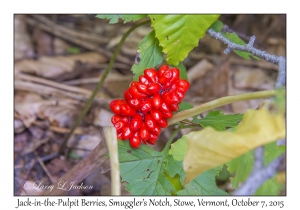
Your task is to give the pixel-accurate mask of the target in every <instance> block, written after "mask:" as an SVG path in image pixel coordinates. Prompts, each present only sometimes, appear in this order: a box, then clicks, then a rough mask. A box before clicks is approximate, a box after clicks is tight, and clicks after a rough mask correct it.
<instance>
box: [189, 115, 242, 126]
mask: <svg viewBox="0 0 300 210" xmlns="http://www.w3.org/2000/svg"><path fill="white" fill-rule="evenodd" d="M242 118H243V115H242V114H229V115H224V114H223V113H221V112H220V111H211V112H210V113H208V115H207V116H206V117H204V118H202V119H193V120H192V122H193V123H198V124H200V125H201V126H202V127H204V128H205V127H208V126H209V127H213V128H214V129H216V130H218V131H225V130H226V128H231V127H234V126H236V125H237V124H238V123H239V122H240V121H241V120H242Z"/></svg>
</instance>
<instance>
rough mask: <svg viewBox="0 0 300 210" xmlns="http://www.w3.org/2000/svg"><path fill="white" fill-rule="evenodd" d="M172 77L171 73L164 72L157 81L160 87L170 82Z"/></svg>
mask: <svg viewBox="0 0 300 210" xmlns="http://www.w3.org/2000/svg"><path fill="white" fill-rule="evenodd" d="M172 77H173V72H172V71H165V72H164V73H163V74H162V75H161V77H160V78H159V79H158V82H159V83H160V84H162V85H164V84H166V83H167V82H170V80H171V79H172Z"/></svg>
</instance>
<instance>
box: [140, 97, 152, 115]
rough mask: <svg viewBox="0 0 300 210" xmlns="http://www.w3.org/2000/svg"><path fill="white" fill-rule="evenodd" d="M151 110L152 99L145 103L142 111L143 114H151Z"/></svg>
mask: <svg viewBox="0 0 300 210" xmlns="http://www.w3.org/2000/svg"><path fill="white" fill-rule="evenodd" d="M151 109H152V100H151V98H147V99H146V100H145V101H144V103H143V105H142V108H141V110H142V112H143V113H144V114H146V113H147V112H149V111H150V110H151Z"/></svg>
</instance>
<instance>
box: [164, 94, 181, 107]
mask: <svg viewBox="0 0 300 210" xmlns="http://www.w3.org/2000/svg"><path fill="white" fill-rule="evenodd" d="M161 97H162V99H163V100H164V102H165V103H166V104H168V105H171V104H174V103H178V102H180V98H179V97H178V95H177V94H176V93H175V92H164V93H163V94H162V95H161Z"/></svg>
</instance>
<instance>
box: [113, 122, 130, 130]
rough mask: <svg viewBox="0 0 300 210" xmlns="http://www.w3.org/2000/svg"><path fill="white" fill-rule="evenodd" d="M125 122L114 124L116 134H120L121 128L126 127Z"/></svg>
mask: <svg viewBox="0 0 300 210" xmlns="http://www.w3.org/2000/svg"><path fill="white" fill-rule="evenodd" d="M126 124H127V123H126V122H124V120H119V121H118V122H117V123H116V124H115V128H116V130H117V132H122V130H123V128H124V127H125V126H126Z"/></svg>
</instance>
